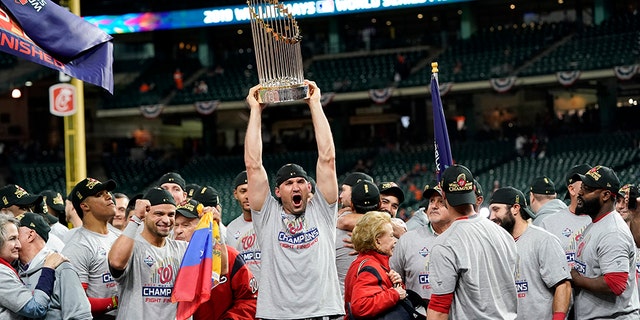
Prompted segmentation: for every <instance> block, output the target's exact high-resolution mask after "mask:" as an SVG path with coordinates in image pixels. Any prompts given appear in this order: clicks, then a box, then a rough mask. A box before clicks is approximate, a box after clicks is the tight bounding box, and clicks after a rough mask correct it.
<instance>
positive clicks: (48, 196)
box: [40, 190, 64, 212]
mask: <svg viewBox="0 0 640 320" xmlns="http://www.w3.org/2000/svg"><path fill="white" fill-rule="evenodd" d="M40 196H42V201H43V202H44V203H45V204H46V205H48V206H49V207H51V209H53V210H55V211H57V212H64V198H63V197H62V194H61V193H60V192H56V191H53V190H44V191H42V192H40Z"/></svg>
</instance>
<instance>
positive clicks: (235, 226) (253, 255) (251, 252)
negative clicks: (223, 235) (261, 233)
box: [227, 214, 261, 280]
mask: <svg viewBox="0 0 640 320" xmlns="http://www.w3.org/2000/svg"><path fill="white" fill-rule="evenodd" d="M227 244H228V245H230V246H232V247H233V248H234V249H236V250H238V255H239V256H241V257H242V259H243V260H244V264H245V265H246V266H247V267H249V270H251V273H253V276H254V277H255V278H256V280H259V279H260V254H261V253H260V246H259V245H258V239H257V236H256V231H255V229H254V228H253V222H251V221H245V220H244V217H243V215H242V214H241V215H240V216H239V217H237V218H235V219H234V220H233V221H231V223H229V225H228V226H227Z"/></svg>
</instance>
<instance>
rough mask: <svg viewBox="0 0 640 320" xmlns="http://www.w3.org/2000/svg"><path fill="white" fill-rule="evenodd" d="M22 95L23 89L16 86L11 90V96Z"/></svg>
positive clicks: (16, 97)
mask: <svg viewBox="0 0 640 320" xmlns="http://www.w3.org/2000/svg"><path fill="white" fill-rule="evenodd" d="M20 97H22V91H20V89H18V88H15V89H13V90H11V98H14V99H19V98H20Z"/></svg>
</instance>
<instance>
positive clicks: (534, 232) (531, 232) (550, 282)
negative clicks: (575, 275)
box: [515, 225, 571, 320]
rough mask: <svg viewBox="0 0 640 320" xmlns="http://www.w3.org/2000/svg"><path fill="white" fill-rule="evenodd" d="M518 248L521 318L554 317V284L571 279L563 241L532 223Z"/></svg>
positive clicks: (519, 240) (518, 286)
mask: <svg viewBox="0 0 640 320" xmlns="http://www.w3.org/2000/svg"><path fill="white" fill-rule="evenodd" d="M516 247H517V248H518V264H517V265H516V276H515V277H516V289H517V291H518V317H517V319H522V320H527V319H551V318H552V317H553V307H552V305H553V294H554V289H553V287H554V286H555V285H556V284H558V283H559V282H560V281H563V280H570V279H571V274H570V272H569V267H568V266H567V260H566V258H565V255H564V250H563V249H562V246H560V241H559V240H558V238H556V237H555V236H554V235H552V234H551V233H549V232H547V231H545V230H544V229H542V228H538V227H536V226H534V225H530V226H529V227H528V228H527V230H525V232H524V233H523V234H522V235H521V236H520V238H518V240H516Z"/></svg>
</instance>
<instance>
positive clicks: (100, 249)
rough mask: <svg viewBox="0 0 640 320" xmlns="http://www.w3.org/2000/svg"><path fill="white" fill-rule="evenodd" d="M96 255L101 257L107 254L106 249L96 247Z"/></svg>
mask: <svg viewBox="0 0 640 320" xmlns="http://www.w3.org/2000/svg"><path fill="white" fill-rule="evenodd" d="M98 255H99V256H101V257H104V256H106V255H107V250H106V249H105V248H103V247H99V248H98Z"/></svg>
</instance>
